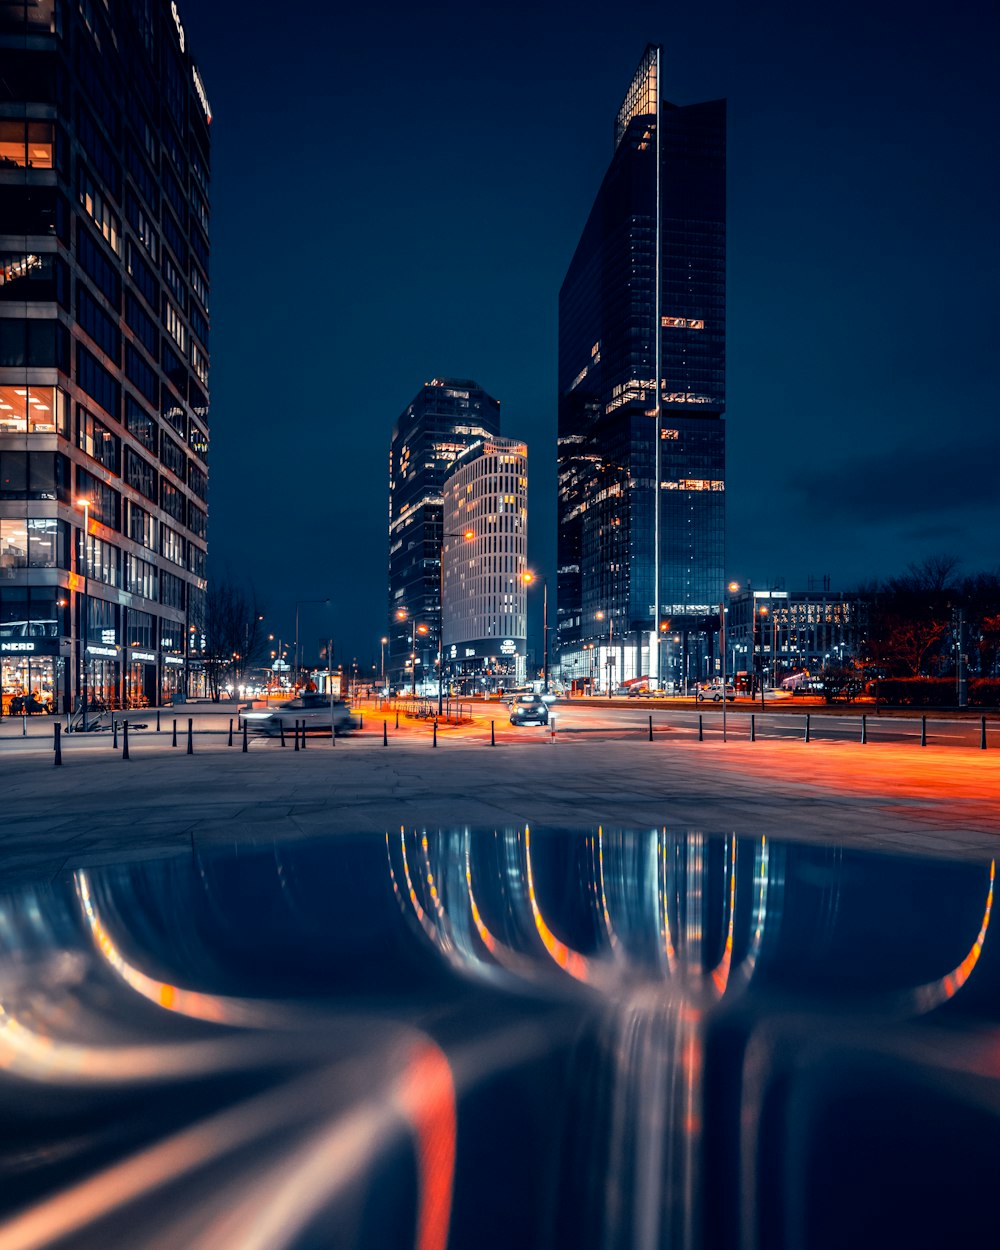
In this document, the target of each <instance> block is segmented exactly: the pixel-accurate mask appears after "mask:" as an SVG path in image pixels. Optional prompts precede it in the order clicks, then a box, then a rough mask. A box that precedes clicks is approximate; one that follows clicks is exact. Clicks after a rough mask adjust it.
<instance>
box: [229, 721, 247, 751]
mask: <svg viewBox="0 0 1000 1250" xmlns="http://www.w3.org/2000/svg"><path fill="white" fill-rule="evenodd" d="M243 728H244V729H246V725H244V726H243ZM232 745H233V718H232V717H231V716H230V718H229V741H228V742H227V743H226V746H229V747H231V746H232Z"/></svg>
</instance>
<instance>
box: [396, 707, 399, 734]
mask: <svg viewBox="0 0 1000 1250" xmlns="http://www.w3.org/2000/svg"><path fill="white" fill-rule="evenodd" d="M396 728H397V729H398V728H399V708H396Z"/></svg>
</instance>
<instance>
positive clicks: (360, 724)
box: [358, 712, 365, 729]
mask: <svg viewBox="0 0 1000 1250" xmlns="http://www.w3.org/2000/svg"><path fill="white" fill-rule="evenodd" d="M364 727H365V714H364V712H359V713H358V728H359V729H364Z"/></svg>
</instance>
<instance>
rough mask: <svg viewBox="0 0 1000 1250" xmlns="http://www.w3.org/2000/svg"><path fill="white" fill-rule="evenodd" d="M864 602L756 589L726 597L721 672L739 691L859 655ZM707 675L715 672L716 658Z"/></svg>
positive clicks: (856, 597) (826, 592) (848, 596)
mask: <svg viewBox="0 0 1000 1250" xmlns="http://www.w3.org/2000/svg"><path fill="white" fill-rule="evenodd" d="M868 607H869V604H868V600H867V598H866V597H865V596H863V595H861V594H858V593H856V592H854V593H844V592H842V591H836V590H830V589H829V588H828V587H826V588H824V589H822V590H771V589H766V590H755V589H754V588H753V587H749V588H747V589H744V590H740V591H738V592H737V593H735V594H733V595H731V596H729V599H728V606H727V610H726V674H727V678H728V679H729V680H732V681H734V682H735V683H736V685H737V687H738V688H739V690H740V691H741V692H743V691H746V690H748V689H757V690H759V689H760V686H761V682H762V681H763V684H764V686H765V688H770V687H772V686H777V685H779V684H780V683H781V681H782V679H783V678H785V677H787V676H788V675H789V674H790V673H795V672H801V671H803V670H805V671H808V672H810V673H814V674H816V675H818V674H820V673H822V672H823V670H824V669H826V668H829V667H831V666H834V667H839V666H840V665H842V664H843V663H844V662H845V660H848V661H849V660H851V659H852V658H854V657H856V656H858V655H859V654H860V651H861V647H862V643H863V641H864V638H865V634H866V630H867V625H868ZM720 655H721V648H720V647H719V646H716V647H715V648H714V649H713V656H714V657H716V663H715V667H714V669H713V670H712V672H711V673H710V674H709V675H713V676H717V675H718V671H719V670H718V661H717V657H718V656H720Z"/></svg>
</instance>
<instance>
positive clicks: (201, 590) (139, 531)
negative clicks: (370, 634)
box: [0, 0, 210, 710]
mask: <svg viewBox="0 0 1000 1250" xmlns="http://www.w3.org/2000/svg"><path fill="white" fill-rule="evenodd" d="M0 65H2V66H3V72H2V73H0V552H2V577H0V659H2V661H3V698H4V706H5V708H7V709H9V706H10V702H11V701H12V700H13V699H14V698H15V697H16V695H17V692H18V691H19V690H24V689H28V690H31V691H37V692H38V696H39V699H40V701H41V702H42V703H44V704H46V705H48V706H50V707H51V708H53V710H54V709H55V708H57V707H58V708H60V709H62V708H68V707H69V706H70V705H71V704H74V703H78V702H79V700H80V698H81V695H82V693H83V691H84V690H85V689H86V690H87V692H88V695H89V696H90V698H95V697H96V698H97V699H99V700H100V701H101V702H102V703H110V704H112V705H115V704H126V705H128V704H135V703H144V702H147V701H148V702H151V703H152V702H157V701H162V700H164V699H166V698H168V697H169V696H170V695H172V694H175V693H178V692H181V691H182V690H184V689H185V687H189V688H190V687H192V686H193V687H194V688H195V689H197V686H198V682H199V671H200V669H199V664H198V660H197V656H198V651H199V646H200V639H201V634H202V629H203V623H204V605H205V585H206V583H205V559H206V551H207V528H208V510H207V496H208V272H209V270H208V261H209V246H208V226H209V210H208V178H209V173H208V171H209V150H210V144H209V121H210V115H209V107H208V99H207V97H206V95H205V89H204V86H203V84H202V81H201V78H200V76H199V74H198V69H197V67H196V66H195V64H194V62H193V61H192V59H191V53H190V49H189V48H187V47H186V43H185V31H184V26H183V24H182V21H181V17H180V16H179V14H178V9H177V5H176V4H171V3H169V0H118V2H117V3H115V4H110V5H109V4H108V3H79V4H77V3H66V2H65V0H32V2H31V3H23V4H2V5H0Z"/></svg>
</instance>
